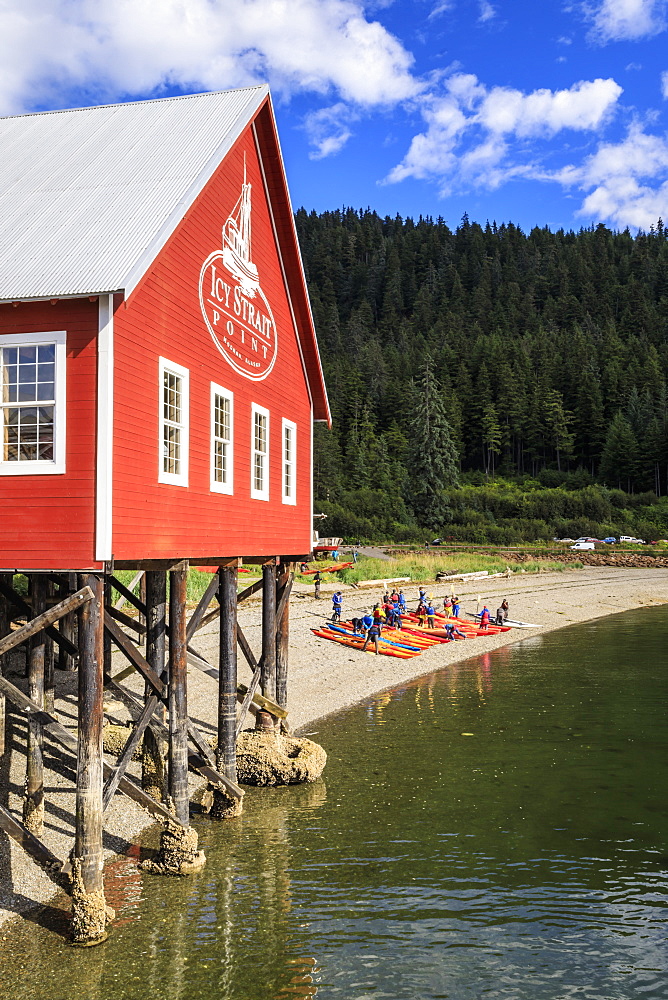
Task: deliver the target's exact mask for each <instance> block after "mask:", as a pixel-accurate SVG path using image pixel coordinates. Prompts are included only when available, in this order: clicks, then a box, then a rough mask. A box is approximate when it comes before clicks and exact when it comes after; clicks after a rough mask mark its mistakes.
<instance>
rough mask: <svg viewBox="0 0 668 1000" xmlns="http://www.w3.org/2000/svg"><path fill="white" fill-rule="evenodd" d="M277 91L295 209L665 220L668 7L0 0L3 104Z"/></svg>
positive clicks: (624, 2) (511, 1)
mask: <svg viewBox="0 0 668 1000" xmlns="http://www.w3.org/2000/svg"><path fill="white" fill-rule="evenodd" d="M259 81H262V82H268V83H269V84H270V85H271V87H272V92H273V96H274V101H275V106H276V112H277V117H278V123H279V130H280V134H281V141H282V144H283V150H284V155H285V160H286V165H287V169H288V178H289V182H290V188H291V193H292V198H293V203H294V205H295V207H297V206H299V205H304V206H305V207H306V208H307V209H315V210H316V211H323V210H325V209H329V208H336V207H340V206H342V205H352V206H354V207H367V206H370V207H371V208H375V209H376V210H377V211H379V212H380V213H381V214H383V215H385V214H389V215H395V214H397V213H399V214H400V215H403V216H406V215H412V216H414V217H417V216H419V215H420V214H422V215H432V216H439V215H441V216H443V218H444V219H445V220H446V222H447V223H448V224H450V225H452V226H455V225H457V223H458V222H459V220H460V218H461V216H462V215H463V213H464V212H468V214H469V216H470V218H471V219H475V220H478V221H480V222H483V223H484V222H485V221H486V220H488V219H489V220H490V221H492V220H496V221H497V222H499V223H500V222H503V221H513V222H516V223H518V224H519V225H521V226H522V227H523V228H524V229H530V228H531V227H532V226H534V225H548V226H550V227H551V228H558V227H560V226H563V227H565V228H579V227H580V226H582V225H590V224H592V223H594V224H595V223H598V222H604V223H606V224H608V225H609V226H611V227H612V228H617V229H623V228H624V227H626V226H629V227H630V228H631V229H632V230H635V229H636V228H638V227H641V228H645V229H647V228H649V226H650V225H651V224H652V223H654V222H655V221H656V220H657V218H658V217H659V216H662V217H663V218H664V219H668V131H667V129H668V0H570V2H554V0H538V2H536V3H533V4H532V3H529V2H527V0H522V2H520V0H414V2H412V3H411V2H406V0H375V2H371V3H361V2H357V0H105V2H104V4H101V3H100V2H99V0H0V113H2V114H15V113H20V112H23V111H31V110H46V109H51V108H62V107H76V106H80V105H88V104H98V103H107V102H112V101H118V100H136V99H141V98H144V97H160V96H168V95H171V94H178V93H195V92H199V91H202V90H215V89H222V88H225V87H234V86H242V85H245V84H248V83H253V82H259Z"/></svg>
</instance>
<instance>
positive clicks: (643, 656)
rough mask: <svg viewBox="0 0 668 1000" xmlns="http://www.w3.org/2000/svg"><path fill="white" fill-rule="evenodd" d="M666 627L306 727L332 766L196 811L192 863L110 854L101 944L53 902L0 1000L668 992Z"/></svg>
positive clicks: (656, 624)
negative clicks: (73, 941) (206, 814)
mask: <svg viewBox="0 0 668 1000" xmlns="http://www.w3.org/2000/svg"><path fill="white" fill-rule="evenodd" d="M667 640H668V609H646V610H639V611H635V612H631V613H628V614H624V615H618V616H615V617H612V618H608V619H606V620H603V621H601V622H595V623H592V624H589V625H582V626H575V627H572V628H570V629H566V630H564V631H561V632H558V633H554V634H552V635H549V636H546V637H544V638H543V639H528V640H526V641H525V642H523V643H521V644H520V645H517V646H514V647H512V648H507V649H502V650H498V651H496V652H492V653H490V654H488V655H484V656H479V657H476V658H475V659H472V660H469V661H467V662H465V663H463V664H459V665H458V666H454V667H449V668H447V669H445V670H443V671H442V672H440V673H436V674H434V675H433V676H431V677H429V678H426V679H423V680H421V681H419V682H417V683H414V684H410V685H406V686H403V687H401V688H399V689H397V690H396V691H394V692H393V693H392V694H389V695H384V696H382V697H378V698H375V699H373V700H372V701H370V702H369V703H367V704H365V705H363V706H360V707H358V708H355V709H353V710H351V711H348V712H346V713H343V714H341V715H339V716H337V717H336V718H335V719H332V720H330V721H328V722H327V723H326V724H321V725H319V726H314V727H313V728H314V729H317V730H318V735H317V736H316V737H315V739H317V740H318V741H319V742H321V743H322V744H323V745H324V746H325V747H326V749H327V751H328V753H329V755H330V758H329V764H328V767H327V769H326V772H325V774H326V778H325V780H324V781H322V782H319V783H317V784H316V785H312V786H310V787H303V788H291V789H290V788H288V789H279V790H273V791H261V790H251V791H250V792H249V793H248V794H247V796H246V813H245V815H244V817H243V818H242V819H241V820H240V821H236V822H233V823H230V824H226V825H222V826H216V825H213V824H212V823H210V822H209V821H208V820H207V819H205V818H198V819H197V820H196V821H195V822H196V823H197V826H198V829H199V830H200V839H201V843H202V844H203V846H204V847H205V848H206V852H207V856H208V864H207V866H206V868H205V869H204V871H203V873H202V874H201V875H199V876H198V877H195V878H192V879H183V880H161V879H159V878H155V877H151V876H147V875H146V876H140V875H139V874H138V872H137V869H136V867H135V864H134V862H133V861H132V860H127V859H125V860H123V861H121V862H119V863H117V864H116V865H115V867H114V869H113V870H112V871H111V872H110V873H109V876H108V878H107V887H108V895H109V897H110V899H109V901H110V902H111V903H112V905H114V906H116V907H117V908H118V912H119V918H118V920H117V923H116V924H115V925H114V930H113V933H112V936H111V937H110V939H109V941H108V942H107V944H105V945H103V946H102V947H99V948H96V949H92V950H90V951H79V950H75V949H72V948H70V947H69V946H68V945H67V944H66V942H65V941H64V940H63V938H62V937H61V936H60V933H59V932H62V930H63V927H64V924H63V921H62V919H61V918H59V916H58V914H57V913H55V912H54V911H53V910H52V909H51V908H49V909H47V910H46V912H45V914H44V915H43V917H42V918H40V920H41V923H42V924H45V925H46V926H40V925H36V924H34V923H33V924H29V925H28V926H27V928H26V929H22V930H20V931H19V932H18V933H15V934H14V935H13V936H12V940H11V957H10V955H9V954H8V952H7V947H6V946H7V945H9V944H10V941H9V940H7V941H4V942H2V944H3V945H5V949H4V951H3V961H2V979H1V981H0V994H1V995H2V996H3V997H5V996H6V997H10V996H11V997H13V998H14V1000H27V998H30V1000H33V998H37V997H40V998H42V997H44V998H48V1000H59V998H61V997H62V998H65V997H67V998H68V1000H119V998H125V997H127V998H132V1000H135V998H136V1000H148V998H151V1000H162V998H167V997H169V998H175V1000H195V998H206V1000H210V998H229V1000H264V998H271V1000H274V998H282V1000H289V998H291V997H292V998H296V997H300V996H313V995H315V994H316V993H317V995H318V997H322V998H323V1000H330V998H331V1000H339V998H342V1000H343V998H345V1000H367V998H373V1000H381V998H391V1000H436V998H441V997H448V998H452V1000H478V998H481V997H485V998H488V997H491V998H494V997H501V998H512V1000H525V998H526V1000H562V998H570V997H577V998H588V1000H617V998H634V1000H636V998H638V997H644V996H650V997H661V998H668V974H667V973H666V968H667V967H668V962H667V957H668V949H667V945H666V931H667V929H668V908H667V907H668V895H667V892H666V888H667V875H666V872H667V870H668V824H667V823H666V812H667V801H668V780H667V765H666V742H667V738H666V707H667V703H668V671H667V669H666V668H667V664H666V650H667V649H668V642H667ZM363 667H364V664H360V668H361V669H363Z"/></svg>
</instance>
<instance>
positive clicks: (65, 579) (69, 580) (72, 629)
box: [58, 573, 79, 671]
mask: <svg viewBox="0 0 668 1000" xmlns="http://www.w3.org/2000/svg"><path fill="white" fill-rule="evenodd" d="M60 579H61V583H60V586H59V588H58V596H59V597H61V598H63V599H64V598H65V597H69V595H70V594H73V593H75V591H76V589H77V575H76V573H63V574H62V576H61V578H60ZM58 631H59V633H60V635H61V637H62V638H63V639H64V640H66V641H67V642H68V643H69V644H70V645H71V646H72V648H73V649H74V650H78V648H79V647H78V644H77V614H76V612H75V611H71V612H70V613H69V614H67V615H65V617H64V618H61V619H60V622H59V623H58ZM58 666H59V668H60V669H61V670H71V671H74V670H76V669H77V656H76V655H75V654H74V653H72V652H71V651H70V650H68V649H67V647H66V646H64V645H63V644H62V643H61V644H60V646H59V648H58Z"/></svg>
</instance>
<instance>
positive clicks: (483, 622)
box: [480, 606, 489, 632]
mask: <svg viewBox="0 0 668 1000" xmlns="http://www.w3.org/2000/svg"><path fill="white" fill-rule="evenodd" d="M480 628H481V629H482V630H483V631H484V632H486V631H487V629H488V628H489V608H488V607H487V606H485V607H484V608H483V609H482V614H481V615H480Z"/></svg>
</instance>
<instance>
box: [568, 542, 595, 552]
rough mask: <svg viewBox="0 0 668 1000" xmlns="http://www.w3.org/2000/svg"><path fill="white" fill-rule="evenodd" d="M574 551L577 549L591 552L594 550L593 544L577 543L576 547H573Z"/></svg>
mask: <svg viewBox="0 0 668 1000" xmlns="http://www.w3.org/2000/svg"><path fill="white" fill-rule="evenodd" d="M571 548H572V549H577V550H578V551H579V552H582V550H583V549H589V551H591V550H592V549H593V548H594V543H593V542H576V543H575V545H571Z"/></svg>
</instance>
